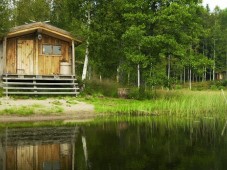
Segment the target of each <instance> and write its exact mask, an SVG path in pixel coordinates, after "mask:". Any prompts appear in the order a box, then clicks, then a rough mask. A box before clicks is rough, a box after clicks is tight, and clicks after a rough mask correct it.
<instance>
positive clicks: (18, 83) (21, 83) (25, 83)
mask: <svg viewBox="0 0 227 170" xmlns="http://www.w3.org/2000/svg"><path fill="white" fill-rule="evenodd" d="M3 84H9V85H10V84H12V85H13V84H15V85H34V84H36V85H52V86H59V85H78V83H36V82H30V83H27V82H3Z"/></svg>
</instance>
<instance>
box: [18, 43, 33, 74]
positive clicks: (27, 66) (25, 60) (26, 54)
mask: <svg viewBox="0 0 227 170" xmlns="http://www.w3.org/2000/svg"><path fill="white" fill-rule="evenodd" d="M33 49H34V41H33V40H18V41H17V74H34V64H33V59H34V50H33Z"/></svg>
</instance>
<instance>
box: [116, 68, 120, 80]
mask: <svg viewBox="0 0 227 170" xmlns="http://www.w3.org/2000/svg"><path fill="white" fill-rule="evenodd" d="M119 77H120V69H119V67H117V77H116V79H117V83H119Z"/></svg>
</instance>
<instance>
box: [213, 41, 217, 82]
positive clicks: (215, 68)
mask: <svg viewBox="0 0 227 170" xmlns="http://www.w3.org/2000/svg"><path fill="white" fill-rule="evenodd" d="M215 55H216V51H215V39H214V66H213V81H214V80H215V69H216V68H215V67H216V65H215V58H216V56H215Z"/></svg>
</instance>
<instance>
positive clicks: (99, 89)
mask: <svg viewBox="0 0 227 170" xmlns="http://www.w3.org/2000/svg"><path fill="white" fill-rule="evenodd" d="M84 85H85V87H84V90H83V92H82V95H83V94H88V95H93V96H103V95H104V96H108V97H117V89H118V84H117V83H116V82H114V81H111V80H102V81H100V80H97V79H93V80H88V81H86V82H85V83H84Z"/></svg>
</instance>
